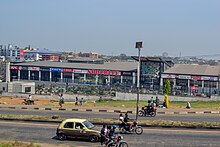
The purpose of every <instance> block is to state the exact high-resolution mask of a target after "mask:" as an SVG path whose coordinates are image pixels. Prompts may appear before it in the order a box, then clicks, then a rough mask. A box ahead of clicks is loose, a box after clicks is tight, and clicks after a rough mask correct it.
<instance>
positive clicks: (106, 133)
mask: <svg viewBox="0 0 220 147" xmlns="http://www.w3.org/2000/svg"><path fill="white" fill-rule="evenodd" d="M115 129H116V125H112V126H110V125H109V126H107V127H106V125H103V126H102V129H101V140H100V141H101V145H106V144H108V142H109V141H110V140H111V139H112V138H113V137H114V136H115Z"/></svg>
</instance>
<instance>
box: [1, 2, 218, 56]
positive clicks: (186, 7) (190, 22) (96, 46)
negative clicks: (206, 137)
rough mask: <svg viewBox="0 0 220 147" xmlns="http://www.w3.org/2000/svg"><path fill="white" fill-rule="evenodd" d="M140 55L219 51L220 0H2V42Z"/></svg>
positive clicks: (63, 49)
mask: <svg viewBox="0 0 220 147" xmlns="http://www.w3.org/2000/svg"><path fill="white" fill-rule="evenodd" d="M137 41H143V49H142V50H141V56H155V55H162V53H163V52H167V53H168V54H169V55H170V56H179V55H180V54H181V56H191V55H192V56H194V55H210V54H220V0H1V2H0V44H2V45H7V44H13V45H16V46H19V47H26V46H28V45H30V46H31V47H35V48H47V49H50V50H53V51H66V52H76V53H78V52H98V53H100V54H104V55H119V54H121V53H124V54H126V55H137V54H138V51H137V49H135V42H137Z"/></svg>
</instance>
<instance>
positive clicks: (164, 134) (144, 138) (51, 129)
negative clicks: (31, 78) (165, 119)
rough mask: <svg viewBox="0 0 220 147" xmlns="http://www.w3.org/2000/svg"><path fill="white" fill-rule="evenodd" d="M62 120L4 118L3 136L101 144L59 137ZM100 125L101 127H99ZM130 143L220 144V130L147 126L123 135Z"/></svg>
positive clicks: (67, 143)
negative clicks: (65, 139) (6, 119)
mask: <svg viewBox="0 0 220 147" xmlns="http://www.w3.org/2000/svg"><path fill="white" fill-rule="evenodd" d="M57 126H58V124H49V123H32V122H10V121H0V136H1V138H0V140H17V141H25V142H34V143H46V144H51V145H52V146H58V145H59V146H61V145H63V146H100V144H99V143H90V142H88V141H86V140H74V139H72V140H67V141H59V140H57V139H56V136H55V133H56V128H57ZM98 129H100V127H98ZM123 136H124V140H126V141H127V142H128V144H129V146H130V147H133V146H136V147H137V146H143V147H144V146H147V147H161V146H162V147H187V146H191V147H192V146H193V147H219V146H220V140H219V138H220V131H218V130H192V129H154V128H150V129H148V128H144V133H143V134H142V135H136V134H127V135H123Z"/></svg>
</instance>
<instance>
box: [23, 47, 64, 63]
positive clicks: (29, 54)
mask: <svg viewBox="0 0 220 147" xmlns="http://www.w3.org/2000/svg"><path fill="white" fill-rule="evenodd" d="M60 56H61V53H59V52H55V51H49V50H47V49H37V50H30V51H26V52H24V59H25V60H27V61H44V60H50V61H59V60H60Z"/></svg>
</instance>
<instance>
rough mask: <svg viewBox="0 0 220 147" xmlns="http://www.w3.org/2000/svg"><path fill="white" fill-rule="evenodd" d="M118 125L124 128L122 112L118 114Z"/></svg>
mask: <svg viewBox="0 0 220 147" xmlns="http://www.w3.org/2000/svg"><path fill="white" fill-rule="evenodd" d="M119 126H120V127H121V128H124V127H125V122H124V117H123V114H122V113H121V114H120V115H119Z"/></svg>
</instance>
